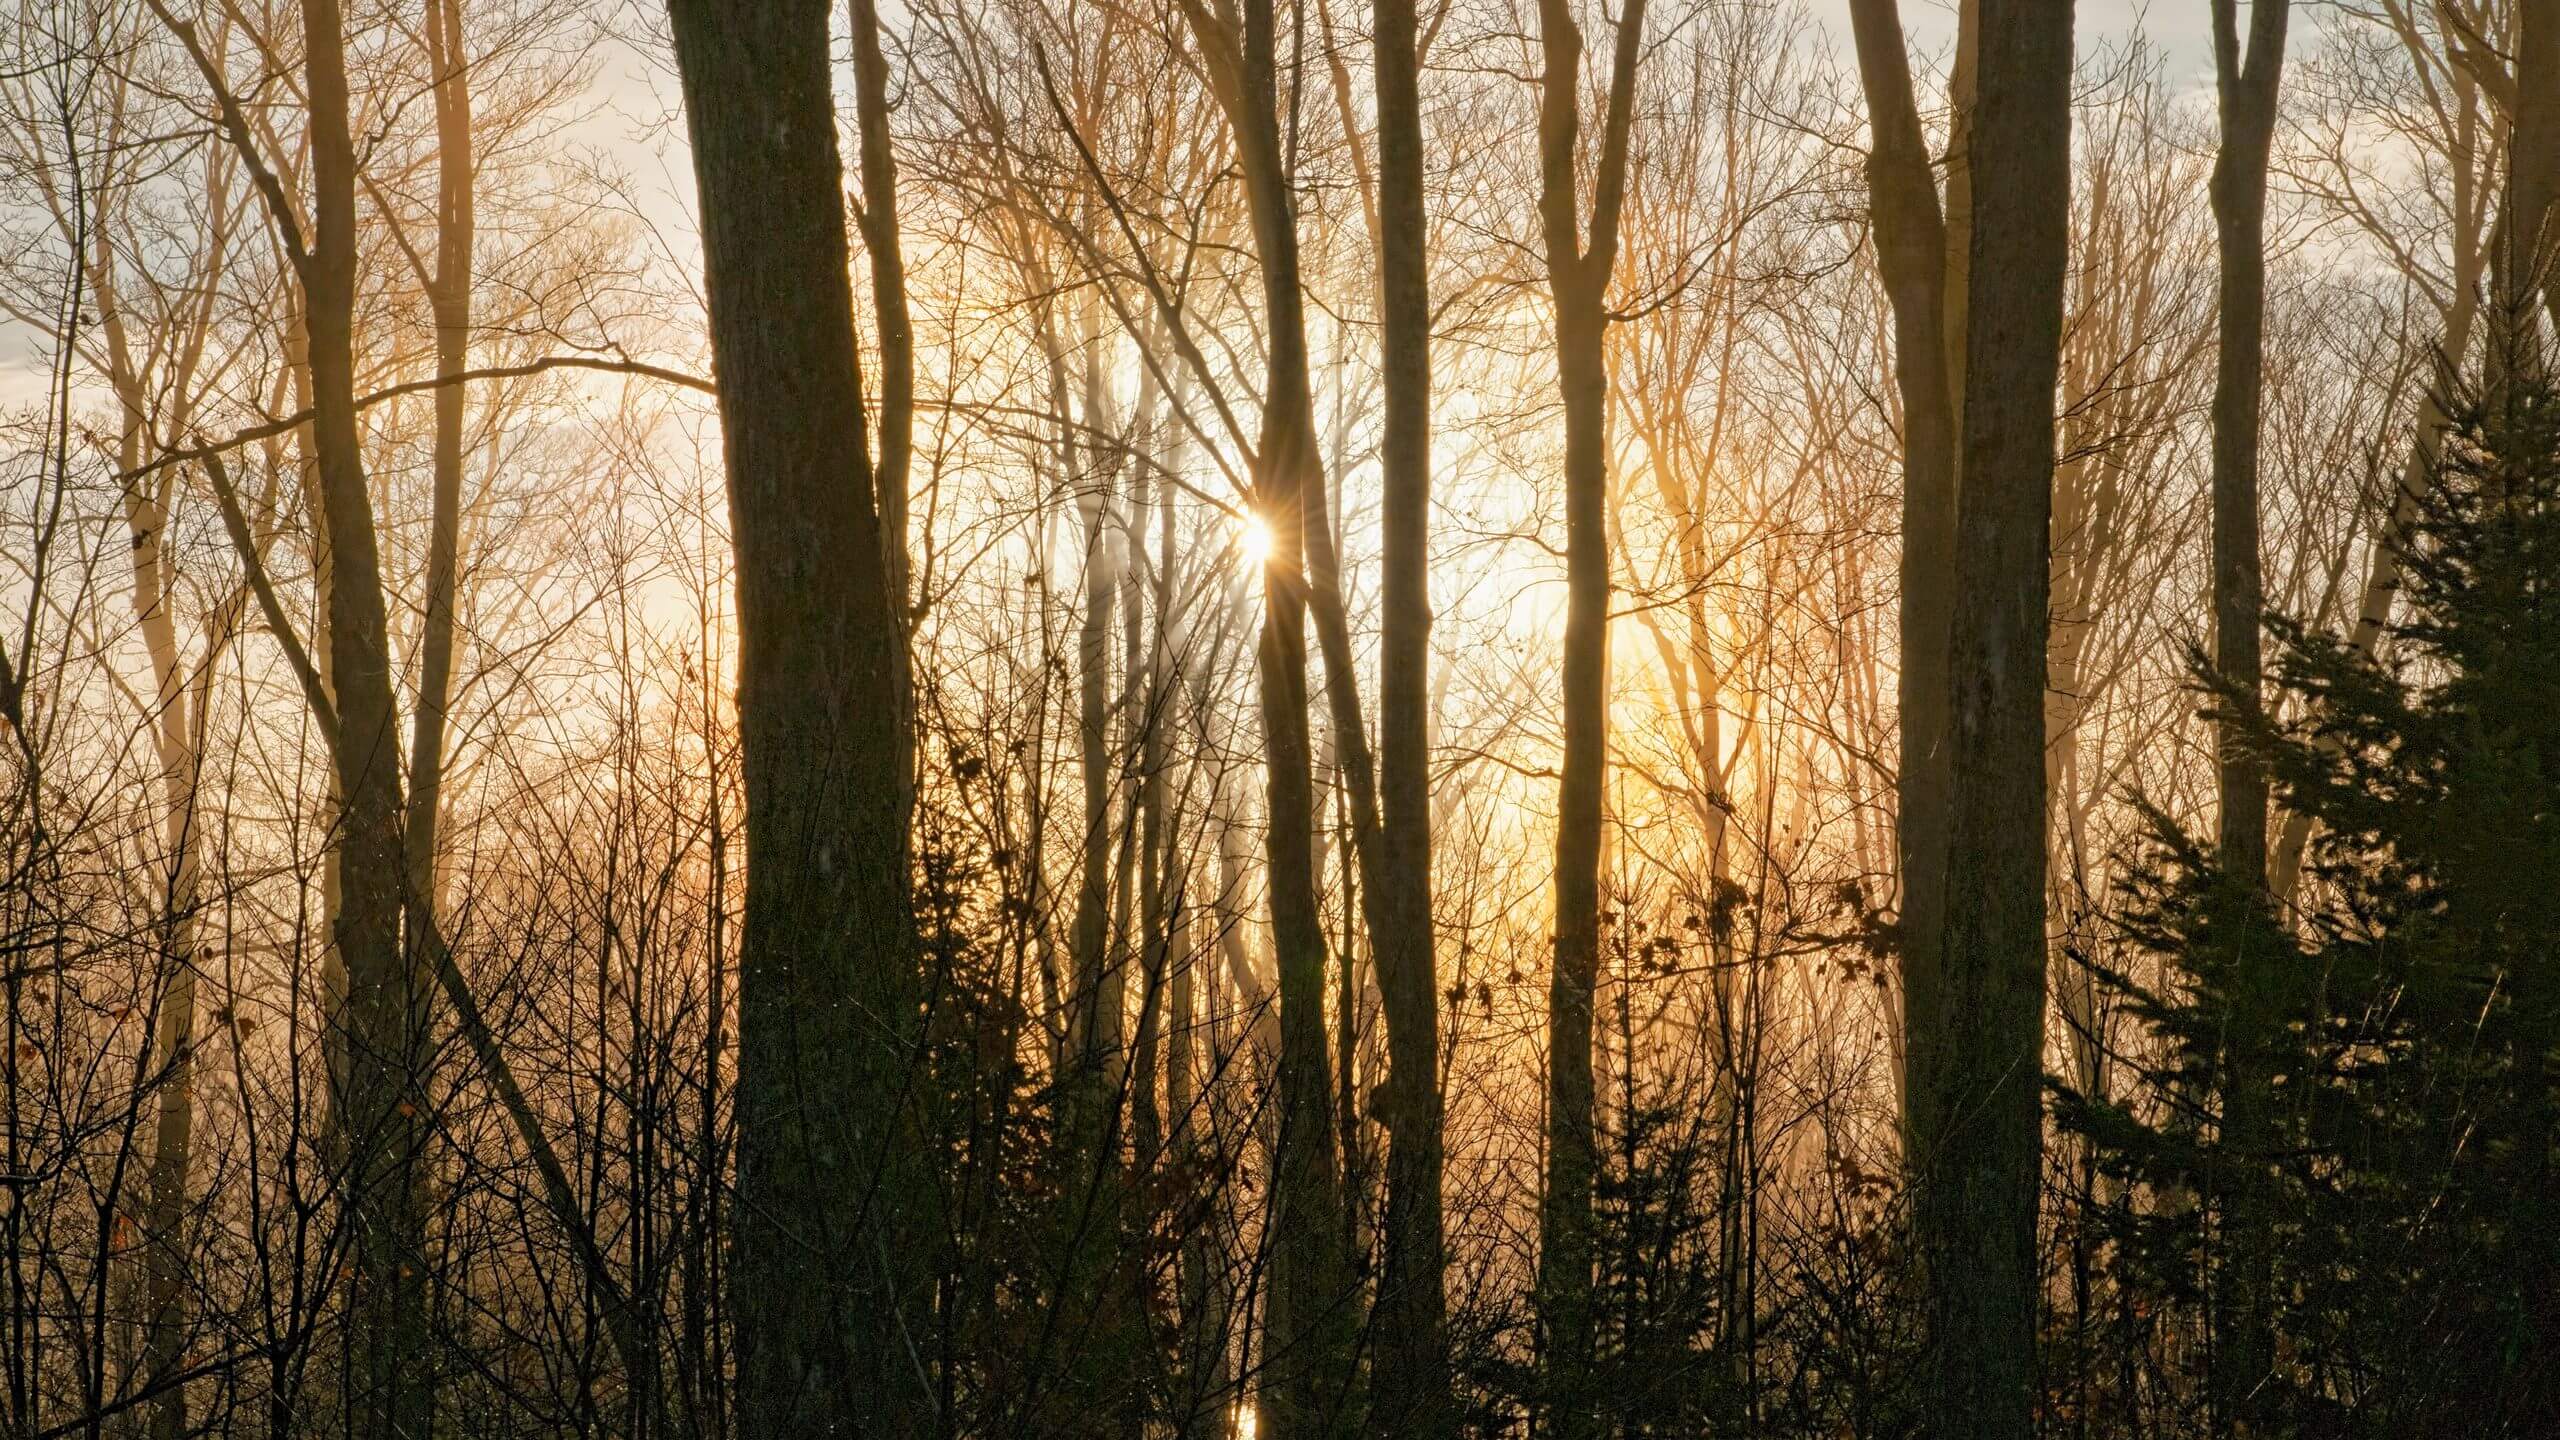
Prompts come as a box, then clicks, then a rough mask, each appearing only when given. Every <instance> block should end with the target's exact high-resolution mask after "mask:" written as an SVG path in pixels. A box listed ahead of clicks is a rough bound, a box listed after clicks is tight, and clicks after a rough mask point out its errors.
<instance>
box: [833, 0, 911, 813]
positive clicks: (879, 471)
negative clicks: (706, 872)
mask: <svg viewBox="0 0 2560 1440" xmlns="http://www.w3.org/2000/svg"><path fill="white" fill-rule="evenodd" d="M847 8H848V10H849V11H850V17H849V18H850V20H851V28H852V33H853V114H854V130H855V133H856V136H857V137H858V141H859V155H860V165H861V173H862V202H861V204H860V205H859V206H858V207H857V208H856V212H855V213H856V218H857V219H858V220H859V222H860V224H861V226H862V248H863V251H864V253H865V254H867V255H868V256H869V257H870V259H871V314H872V319H873V321H874V324H875V328H876V329H877V331H878V333H879V337H880V417H879V425H878V426H877V429H876V434H875V436H874V439H875V440H876V441H877V443H878V445H879V452H878V456H877V458H876V459H875V460H874V462H873V464H872V470H871V482H872V489H873V491H874V492H875V495H876V503H877V504H878V507H879V513H880V548H881V563H882V565H883V567H884V574H885V575H886V577H887V578H886V579H885V580H884V582H883V583H884V584H886V585H887V586H888V590H889V606H890V609H891V610H892V611H893V612H894V613H895V614H896V616H897V621H898V625H897V633H896V634H895V636H893V637H892V638H894V639H895V640H896V642H897V647H898V656H897V661H896V663H895V664H893V665H892V666H891V667H890V671H889V678H890V681H891V683H892V684H894V685H895V686H896V690H895V692H894V693H895V694H896V697H897V705H898V709H899V710H900V712H901V713H904V714H910V715H912V714H913V713H914V712H915V698H914V688H915V673H914V667H913V664H912V661H911V657H910V650H911V648H912V643H911V642H912V636H913V631H914V627H915V621H916V611H915V596H914V588H915V587H914V585H913V584H912V583H911V581H910V579H909V575H908V571H909V568H910V567H909V562H908V558H907V486H908V476H909V472H910V471H911V470H912V469H913V460H914V454H915V427H916V342H915V326H914V323H913V322H912V321H911V320H910V318H909V316H908V309H907V261H906V252H905V250H904V249H903V248H902V245H901V242H900V239H899V235H898V161H897V155H896V152H895V151H894V150H893V149H892V148H891V145H890V135H889V62H888V59H887V57H886V56H885V55H883V54H882V52H881V45H880V11H879V6H878V5H877V4H876V3H875V0H849V4H848V7H847ZM898 755H899V762H898V774H899V805H900V807H901V808H902V809H903V810H905V811H906V812H909V813H912V812H913V810H914V808H915V730H914V727H913V726H911V725H902V726H900V727H899V729H898Z"/></svg>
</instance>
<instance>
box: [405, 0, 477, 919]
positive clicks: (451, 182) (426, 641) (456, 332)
mask: <svg viewBox="0 0 2560 1440" xmlns="http://www.w3.org/2000/svg"><path fill="white" fill-rule="evenodd" d="M462 3H463V0H428V3H427V15H426V27H427V58H428V64H429V66H430V67H431V70H432V74H433V85H434V91H435V109H436V267H435V278H434V280H433V282H432V283H431V284H430V285H429V287H428V292H427V301H428V306H429V308H430V309H431V310H432V311H433V313H434V316H435V327H436V378H437V379H438V380H440V381H443V382H444V383H442V384H439V385H438V386H437V387H436V390H435V424H436V428H435V454H434V488H435V498H434V502H433V503H434V510H433V513H432V515H431V516H430V517H429V520H428V527H427V603H426V617H425V625H424V627H423V629H422V633H421V634H420V636H419V641H418V709H417V713H416V714H415V715H413V716H412V717H410V735H409V775H410V785H409V816H408V839H407V841H406V844H407V846H408V861H409V871H408V884H409V894H410V896H411V899H412V903H414V904H416V905H418V906H419V907H421V909H422V910H423V911H424V912H425V913H427V914H430V915H432V914H433V913H434V912H435V910H436V907H437V900H438V896H437V893H436V892H437V888H438V887H437V884H436V837H437V833H438V829H439V824H440V821H441V812H442V809H443V797H444V749H445V744H444V740H445V730H446V717H445V709H446V706H447V704H448V703H449V702H450V700H451V697H452V693H453V641H454V630H455V624H456V620H455V613H454V607H455V604H456V601H457V598H458V590H459V585H460V577H459V566H460V556H459V554H458V553H457V552H458V551H459V549H460V541H461V533H462V421H463V402H464V400H465V398H466V397H465V394H464V390H463V386H462V385H461V384H460V383H459V382H457V381H455V380H454V378H453V377H454V376H456V375H459V374H461V373H462V372H463V371H464V370H466V369H468V368H469V367H470V364H471V246H472V242H473V239H474V226H473V222H472V195H471V187H472V181H473V176H472V169H473V163H474V162H473V158H472V136H471V78H470V59H469V56H468V55H467V54H466V53H465V52H464V49H463V42H462Z"/></svg>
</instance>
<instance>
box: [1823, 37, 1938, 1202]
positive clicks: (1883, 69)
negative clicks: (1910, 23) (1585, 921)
mask: <svg viewBox="0 0 2560 1440" xmlns="http://www.w3.org/2000/svg"><path fill="white" fill-rule="evenodd" d="M1849 14H1850V21H1851V24H1852V27H1853V29H1852V33H1853V35H1854V36H1855V39H1856V42H1857V47H1858V74H1859V78H1860V81H1861V83H1862V84H1863V86H1864V88H1865V92H1866V100H1867V123H1868V127H1869V130H1870V132H1871V134H1872V135H1873V146H1874V148H1873V149H1872V150H1870V151H1869V152H1868V155H1867V197H1868V198H1867V203H1868V210H1869V214H1870V217H1871V220H1872V223H1873V224H1874V226H1875V246H1876V269H1877V271H1878V273H1879V274H1880V275H1881V276H1882V277H1883V281H1884V288H1885V297H1886V300H1887V302H1888V303H1889V304H1890V305H1891V306H1892V308H1893V352H1894V379H1895V385H1896V388H1897V390H1898V392H1899V394H1900V396H1901V399H1902V560H1901V588H1902V605H1901V620H1900V626H1901V631H1900V643H1901V652H1902V659H1901V665H1902V674H1901V680H1900V691H1901V696H1900V699H1901V712H1902V713H1901V725H1900V727H1899V734H1900V752H1899V758H1900V765H1899V770H1898V772H1897V779H1896V782H1895V786H1896V795H1895V803H1896V826H1895V839H1896V848H1897V851H1898V856H1899V860H1900V865H1901V870H1902V904H1901V939H1902V1013H1903V1035H1904V1061H1903V1068H1904V1080H1903V1099H1904V1104H1903V1132H1904V1144H1905V1146H1906V1149H1907V1150H1908V1151H1909V1153H1908V1156H1907V1159H1908V1161H1909V1163H1911V1164H1913V1165H1915V1166H1916V1165H1917V1163H1918V1162H1919V1155H1918V1152H1917V1149H1916V1146H1915V1142H1916V1140H1917V1138H1918V1133H1917V1130H1916V1128H1915V1126H1914V1124H1913V1121H1914V1119H1915V1117H1916V1113H1917V1112H1916V1111H1914V1110H1913V1108H1912V1106H1911V1103H1910V1101H1911V1097H1912V1096H1913V1095H1914V1094H1915V1093H1917V1092H1919V1091H1921V1090H1925V1089H1926V1088H1927V1086H1926V1083H1925V1082H1924V1081H1923V1079H1922V1078H1921V1077H1924V1076H1926V1075H1927V1074H1929V1073H1930V1069H1931V1065H1932V1063H1933V1056H1934V1054H1935V1043H1936V1037H1937V1036H1938V1034H1939V1031H1940V1026H1939V1023H1938V1019H1937V1015H1938V1011H1937V995H1938V978H1937V977H1938V959H1937V955H1938V939H1939V935H1938V930H1939V925H1940V917H1941V916H1942V915H1943V914H1944V910H1943V902H1944V892H1945V885H1946V864H1947V838H1946V825H1947V751H1946V726H1947V713H1946V712H1947V619H1948V615H1949V613H1950V611H1951V610H1952V608H1953V606H1954V601H1955V527H1956V428H1955V427H1956V419H1955V416H1956V411H1955V392H1954V383H1953V376H1952V374H1951V372H1950V369H1949V366H1948V356H1947V351H1948V346H1949V343H1950V341H1949V338H1948V336H1947V334H1946V331H1947V329H1948V326H1947V324H1946V308H1945V306H1946V288H1947V278H1948V277H1947V271H1948V268H1949V267H1948V256H1949V254H1950V251H1951V245H1950V241H1949V236H1948V233H1947V229H1946V227H1945V225H1944V224H1942V223H1941V222H1940V219H1939V213H1938V190H1937V182H1936V181H1935V180H1933V179H1932V178H1931V177H1930V172H1929V149H1928V143H1927V140H1926V138H1925V137H1924V136H1923V134H1922V133H1921V129H1920V112H1919V107H1918V104H1917V102H1916V101H1915V100H1914V98H1913V95H1912V89H1911V66H1910V61H1909V60H1908V58H1906V55H1905V51H1904V49H1903V38H1902V20H1901V16H1900V14H1899V13H1898V11H1897V8H1896V6H1895V3H1894V0H1852V3H1851V6H1850V12H1849ZM1957 338H1958V339H1959V340H1960V339H1961V331H1959V332H1958V336H1957Z"/></svg>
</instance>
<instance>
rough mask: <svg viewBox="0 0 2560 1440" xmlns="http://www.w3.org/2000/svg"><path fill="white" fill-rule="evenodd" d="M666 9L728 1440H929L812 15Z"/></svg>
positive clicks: (902, 938) (901, 878)
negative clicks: (708, 579)
mask: <svg viewBox="0 0 2560 1440" xmlns="http://www.w3.org/2000/svg"><path fill="white" fill-rule="evenodd" d="M669 13H670V17H671V19H672V20H673V30H674V36H675V50H676V62H677V68H678V71H679V72H680V74H681V77H682V80H683V86H684V98H685V113H686V119H687V122H688V129H689V131H690V133H691V135H692V140H693V155H694V174H695V178H696V181H697V182H698V185H699V188H700V195H701V224H702V241H703V272H704V282H705V290H706V292H707V295H708V298H709V302H710V321H711V344H712V356H713V361H714V364H715V366H716V367H717V369H718V372H719V380H720V418H721V428H722V435H723V448H724V451H725V454H726V459H727V466H728V475H729V510H730V523H731V536H732V543H733V544H734V545H735V547H736V550H737V596H738V598H737V603H738V643H739V655H738V724H739V738H740V743H741V749H742V751H743V756H744V770H745V779H746V790H747V907H746V922H745V928H744V933H743V935H742V937H741V941H740V955H739V970H738V1011H739V1016H738V1022H739V1032H738V1071H737V1082H736V1090H735V1097H736V1098H735V1114H736V1119H737V1127H738V1178H737V1204H736V1206H735V1208H734V1209H733V1210H732V1212H731V1214H732V1216H733V1220H732V1232H731V1237H730V1256H731V1259H730V1306H731V1313H732V1316H733V1319H734V1323H735V1326H736V1334H737V1374H738V1379H737V1394H738V1427H739V1432H740V1433H741V1434H747V1435H801V1434H875V1435H906V1434H924V1433H929V1432H931V1431H932V1430H933V1429H934V1428H935V1427H936V1423H937V1422H936V1416H935V1413H934V1395H935V1391H934V1389H933V1387H932V1385H931V1383H930V1381H929V1378H928V1376H927V1375H926V1373H925V1370H924V1361H923V1359H922V1355H923V1353H924V1350H925V1346H926V1336H927V1332H928V1330H929V1323H928V1314H927V1312H928V1308H929V1304H930V1298H931V1296H930V1279H929V1274H928V1272H927V1258H928V1256H929V1253H930V1250H931V1248H932V1245H933V1234H934V1231H933V1228H932V1226H931V1224H930V1223H929V1222H930V1219H931V1216H930V1206H931V1203H932V1201H931V1196H930V1192H929V1189H928V1187H927V1185H926V1183H925V1179H924V1177H923V1175H922V1173H921V1171H922V1165H923V1156H922V1154H921V1151H920V1140H919V1137H918V1134H917V1131H916V1126H915V1121H914V1117H913V1115H912V1113H911V1112H910V1111H909V1109H908V1108H907V1107H908V1105H909V1103H910V1101H909V1099H908V1097H907V1095H906V1091H907V1088H908V1087H907V1078H908V1070H909V1068H910V1066H911V1065H912V1064H913V1063H914V1060H915V1052H916V1046H917V1044H918V1036H917V1034H916V1028H917V1003H918V998H919V994H918V992H919V985H918V982H917V977H916V975H915V971H914V963H915V961H914V955H913V947H912V936H911V933H910V932H911V929H912V918H911V916H910V913H909V904H908V896H907V883H908V865H909V856H908V837H907V820H908V815H907V807H906V803H905V798H904V796H905V777H904V775H903V773H902V764H903V757H904V754H905V745H904V739H903V736H904V731H905V726H906V724H907V717H906V715H905V713H904V707H903V706H902V705H901V704H900V703H898V697H900V696H901V695H902V693H903V692H902V690H901V688H900V687H899V686H898V685H897V684H896V680H895V673H896V670H897V667H898V664H899V648H898V643H897V630H898V623H899V622H898V616H897V613H896V608H895V604H894V601H893V598H892V594H891V590H890V584H889V576H888V574H887V573H886V572H887V569H888V566H887V564H886V555H887V549H886V546H885V545H884V543H883V539H882V531H881V523H880V517H879V514H878V511H877V509H876V501H875V492H874V488H873V486H874V480H875V476H874V473H873V470H872V467H871V464H870V460H869V446H868V437H867V435H866V434H865V431H866V429H867V426H866V423H865V417H864V411H863V403H862V399H863V397H862V387H861V370H860V363H861V362H860V355H859V351H858V349H857V347H856V344H855V338H854V330H853V321H852V314H853V295H852V286H851V282H850V279H849V277H848V275H847V273H846V267H847V263H848V260H849V258H850V257H849V254H848V250H847V246H846V240H845V229H844V213H843V205H842V200H841V194H842V192H841V188H840V187H841V184H842V175H843V167H842V164H841V161H840V160H839V157H838V153H837V148H836V128H835V111H834V104H833V97H832V95H831V93H830V88H829V76H828V44H827V0H778V3H772V4H763V5H756V6H751V7H747V8H744V9H741V8H738V7H734V6H728V5H720V4H715V3H711V0H671V3H670V5H669ZM872 203H873V207H874V208H875V209H877V208H879V205H880V200H879V198H878V197H874V199H873V202H872ZM884 697H885V698H884Z"/></svg>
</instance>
